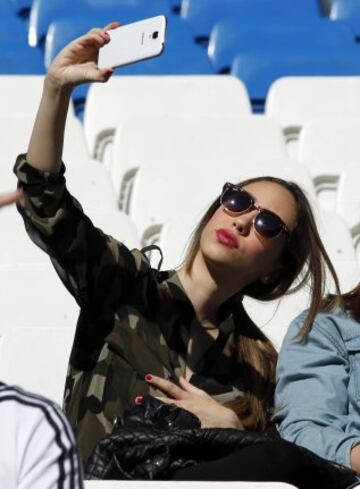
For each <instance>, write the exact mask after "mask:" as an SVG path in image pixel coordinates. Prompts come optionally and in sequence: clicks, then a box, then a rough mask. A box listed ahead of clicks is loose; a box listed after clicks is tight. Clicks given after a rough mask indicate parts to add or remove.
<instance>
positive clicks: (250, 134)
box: [110, 114, 286, 209]
mask: <svg viewBox="0 0 360 489" xmlns="http://www.w3.org/2000/svg"><path fill="white" fill-rule="evenodd" d="M139 135H141V144H140V142H139V141H140V140H139ZM284 157H286V148H285V143H284V140H283V135H282V132H281V130H280V128H279V127H278V126H277V124H276V123H274V122H273V121H271V120H270V119H267V118H264V117H257V116H243V117H242V116H221V117H218V116H201V115H194V116H182V115H180V116H177V115H171V114H169V115H166V116H158V117H155V116H153V117H150V116H147V117H144V116H143V117H132V118H129V119H128V120H127V121H126V122H125V123H124V124H122V125H121V126H120V127H119V128H118V130H117V131H116V133H115V138H114V151H113V158H112V166H111V168H110V171H111V174H112V178H113V183H114V185H115V189H116V191H117V192H118V193H119V195H120V201H121V205H123V206H124V207H123V208H124V209H125V208H126V193H127V189H128V188H129V186H131V181H132V179H133V176H134V173H136V170H137V169H138V168H139V167H141V166H143V165H146V163H147V161H154V160H157V161H159V162H161V163H163V164H164V165H171V164H172V160H173V159H176V161H186V160H189V159H191V160H200V161H205V160H208V161H217V162H218V164H219V165H220V164H221V162H222V161H234V160H237V161H239V162H241V161H244V160H246V161H248V162H250V161H254V160H259V159H266V160H268V159H270V158H271V159H275V158H284ZM175 169H176V168H175V167H174V171H175Z"/></svg>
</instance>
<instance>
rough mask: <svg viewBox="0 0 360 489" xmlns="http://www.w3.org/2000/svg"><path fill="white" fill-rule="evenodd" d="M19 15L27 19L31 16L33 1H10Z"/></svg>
mask: <svg viewBox="0 0 360 489" xmlns="http://www.w3.org/2000/svg"><path fill="white" fill-rule="evenodd" d="M3 1H4V0H3ZM9 1H10V3H12V5H13V8H14V10H15V12H16V13H17V15H20V16H22V17H25V16H27V15H28V14H29V12H30V9H31V6H32V3H33V0H9Z"/></svg>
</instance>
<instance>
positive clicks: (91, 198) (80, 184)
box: [0, 159, 118, 262]
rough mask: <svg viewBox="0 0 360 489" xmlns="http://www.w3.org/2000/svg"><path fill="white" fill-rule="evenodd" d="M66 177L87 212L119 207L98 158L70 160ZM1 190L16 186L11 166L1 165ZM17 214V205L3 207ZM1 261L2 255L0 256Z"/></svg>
mask: <svg viewBox="0 0 360 489" xmlns="http://www.w3.org/2000/svg"><path fill="white" fill-rule="evenodd" d="M68 163H69V164H68V165H67V169H66V179H67V186H68V189H69V191H70V192H71V193H72V194H73V195H74V196H75V197H76V199H77V200H78V201H79V202H80V203H81V205H82V207H83V209H84V210H85V212H114V211H116V210H117V209H118V207H117V198H116V193H115V189H114V186H113V184H112V181H111V179H110V175H109V172H108V171H107V170H106V168H104V166H103V165H101V164H100V163H99V162H98V161H96V160H88V159H87V160H82V161H76V162H74V164H72V162H71V161H69V162H68ZM0 182H1V190H2V191H7V190H11V189H13V188H15V186H16V177H15V175H14V174H13V172H11V171H10V169H9V168H1V167H0ZM13 214H16V209H15V207H9V208H6V209H3V210H2V212H1V215H0V222H1V217H2V215H10V216H11V215H13ZM0 262H1V257H0Z"/></svg>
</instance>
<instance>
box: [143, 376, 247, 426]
mask: <svg viewBox="0 0 360 489" xmlns="http://www.w3.org/2000/svg"><path fill="white" fill-rule="evenodd" d="M146 381H147V382H148V383H149V384H151V385H153V386H154V387H157V388H158V389H160V390H161V391H163V392H164V394H166V395H167V396H168V397H157V399H159V400H160V401H163V402H165V403H167V404H175V405H176V406H178V407H181V408H183V409H186V410H187V411H190V412H191V413H193V414H195V415H196V416H197V417H198V418H199V419H200V421H201V427H202V428H238V429H241V428H242V425H241V422H240V420H239V418H238V417H237V415H236V414H235V412H234V411H233V410H232V409H229V408H227V407H225V406H223V405H222V404H220V403H219V402H218V401H215V399H213V398H212V397H211V396H209V394H207V393H206V392H205V391H204V390H202V389H199V388H198V387H195V386H194V385H192V384H190V382H188V381H187V380H185V378H184V377H180V379H179V384H180V385H179V386H178V385H176V384H174V383H173V382H170V381H169V380H165V379H163V378H161V377H157V376H156V375H150V374H149V375H147V376H146Z"/></svg>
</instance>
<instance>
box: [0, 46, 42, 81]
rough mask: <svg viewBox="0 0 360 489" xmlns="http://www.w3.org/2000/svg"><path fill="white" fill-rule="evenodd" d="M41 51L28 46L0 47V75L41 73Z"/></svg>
mask: <svg viewBox="0 0 360 489" xmlns="http://www.w3.org/2000/svg"><path fill="white" fill-rule="evenodd" d="M43 74H45V67H44V62H43V57H42V56H41V53H40V52H39V51H38V50H36V49H31V48H30V47H29V46H26V45H23V46H18V45H13V46H9V45H8V46H6V47H4V49H0V75H43Z"/></svg>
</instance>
